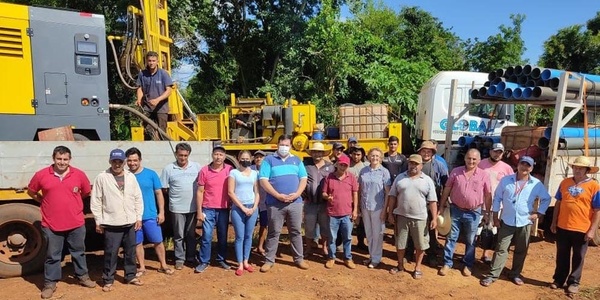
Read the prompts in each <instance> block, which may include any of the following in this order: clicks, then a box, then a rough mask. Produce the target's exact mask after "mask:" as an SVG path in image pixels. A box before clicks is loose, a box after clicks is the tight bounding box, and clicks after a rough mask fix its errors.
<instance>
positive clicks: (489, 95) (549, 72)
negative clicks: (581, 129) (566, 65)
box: [471, 65, 600, 106]
mask: <svg viewBox="0 0 600 300" xmlns="http://www.w3.org/2000/svg"><path fill="white" fill-rule="evenodd" d="M564 72H567V71H564V70H556V69H548V68H543V67H535V66H532V65H525V66H513V67H508V68H506V69H498V70H496V71H493V72H490V73H489V75H488V80H489V81H486V82H485V84H484V85H483V86H482V87H478V88H476V89H473V90H471V98H473V99H516V100H519V99H522V100H540V101H544V100H554V99H556V96H557V94H558V92H557V89H558V86H559V84H560V79H559V77H560V75H561V74H562V73H564ZM580 77H584V78H585V84H584V91H581V90H580V87H581V82H580ZM582 92H585V93H586V96H587V101H588V105H592V106H595V105H600V75H593V74H584V73H576V72H570V75H569V81H568V82H567V95H566V99H567V100H575V99H577V98H578V97H579V95H580V94H581V93H582Z"/></svg>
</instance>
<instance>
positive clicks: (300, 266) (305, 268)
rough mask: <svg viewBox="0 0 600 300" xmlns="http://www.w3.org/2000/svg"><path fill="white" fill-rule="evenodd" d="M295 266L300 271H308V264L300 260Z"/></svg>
mask: <svg viewBox="0 0 600 300" xmlns="http://www.w3.org/2000/svg"><path fill="white" fill-rule="evenodd" d="M296 266H297V267H298V268H300V269H302V270H308V263H307V262H305V261H304V260H302V261H301V262H299V263H297V264H296Z"/></svg>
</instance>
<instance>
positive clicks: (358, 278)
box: [0, 229, 600, 299]
mask: <svg viewBox="0 0 600 300" xmlns="http://www.w3.org/2000/svg"><path fill="white" fill-rule="evenodd" d="M391 234H392V232H391V230H390V229H388V231H387V233H386V240H385V245H384V259H383V262H382V264H380V265H379V267H378V268H377V269H368V268H367V267H366V266H364V265H361V264H360V263H361V262H362V261H363V260H364V259H366V258H367V256H368V255H367V253H365V252H360V251H359V252H357V251H353V255H354V261H355V262H356V263H357V264H358V267H357V268H356V269H355V270H350V269H347V268H346V267H345V266H343V264H342V260H338V263H337V265H336V266H335V268H333V269H331V270H328V269H325V267H324V265H323V263H324V262H325V260H324V259H323V257H321V256H320V255H313V256H311V257H310V258H308V262H309V264H310V269H309V270H307V271H303V270H300V269H298V268H296V267H295V266H294V265H293V262H292V258H291V256H290V247H289V244H288V243H286V242H282V243H281V244H280V249H281V257H280V258H279V259H278V260H277V264H276V265H275V267H274V268H273V269H272V270H271V271H270V272H268V273H260V272H258V268H256V269H257V271H256V272H255V273H251V274H250V273H244V275H243V276H241V277H237V276H235V274H234V272H233V271H226V270H223V269H221V268H219V267H216V266H211V267H210V268H208V269H207V271H205V272H204V273H202V274H194V272H193V269H192V268H190V267H185V268H184V269H183V270H182V271H177V272H176V273H175V274H174V275H172V276H168V275H164V274H160V273H158V272H156V271H155V270H156V268H157V267H158V266H159V265H158V263H157V261H156V258H155V256H154V254H153V250H151V249H148V251H147V252H146V257H147V269H148V272H147V273H146V274H145V275H144V276H143V277H142V280H143V282H144V286H142V287H137V286H129V285H125V284H122V283H121V282H122V278H123V277H122V276H123V270H122V268H121V266H119V269H118V270H117V282H115V290H114V291H112V292H110V293H103V292H102V291H101V289H100V287H96V288H95V289H87V288H83V287H80V286H78V285H77V281H76V280H75V279H74V277H73V271H72V266H71V265H70V264H67V266H66V267H65V268H63V278H64V281H63V282H60V283H59V284H58V289H57V290H56V292H55V294H54V299H109V297H110V298H112V299H152V298H155V299H200V298H203V299H294V298H295V297H301V298H302V299H427V298H433V297H435V299H567V296H566V295H565V293H564V291H563V290H550V289H549V288H548V287H547V285H548V283H549V282H550V281H551V280H552V273H553V271H554V257H555V251H556V250H555V245H554V243H553V242H552V241H551V238H548V239H546V240H540V239H539V238H537V239H536V238H533V242H532V243H531V245H530V248H529V255H528V257H527V261H526V263H525V269H524V272H523V276H524V280H525V285H523V286H516V285H514V284H513V283H511V282H510V281H508V280H507V279H506V276H505V274H503V275H502V276H501V278H500V280H499V281H497V282H496V283H494V284H493V285H492V286H490V287H487V288H484V287H482V286H480V285H479V279H481V278H482V274H485V273H486V272H487V271H488V270H489V267H488V266H487V265H485V264H483V263H482V262H481V261H477V263H476V266H475V269H474V272H473V275H472V276H471V277H463V276H462V275H461V273H460V270H459V269H458V268H459V267H460V263H459V262H458V260H459V259H460V257H461V254H462V253H464V252H463V251H464V246H462V244H459V246H458V249H457V251H456V255H455V269H454V270H452V272H451V273H450V274H449V275H447V276H445V277H440V276H438V275H437V269H433V268H430V267H428V266H424V267H423V273H424V276H423V278H422V279H419V280H414V279H412V277H411V274H410V273H408V272H404V273H400V274H396V275H391V274H389V273H388V270H389V269H390V268H392V267H393V266H395V251H394V249H393V247H392V236H391ZM229 236H230V238H231V237H232V236H233V235H232V234H230V235H229ZM282 240H286V239H285V237H284V236H283V235H282ZM353 242H354V244H355V243H356V237H354V241H353ZM440 242H442V243H443V242H444V241H443V240H441V241H440ZM229 246H230V249H229V257H228V261H229V262H230V263H231V264H232V265H234V263H233V261H234V255H233V244H231V243H230V245H229ZM213 253H214V252H213ZM172 254H173V253H172V252H171V251H169V252H168V253H167V256H168V258H169V263H170V264H172V263H173V261H172ZM476 255H477V258H480V257H481V255H482V250H481V249H479V248H478V249H477V254H476ZM213 256H214V254H213ZM338 256H340V255H338ZM250 260H251V263H252V264H253V265H256V266H257V267H258V266H260V265H261V264H262V262H263V260H262V257H260V256H259V255H258V254H256V253H254V252H253V254H252V257H251V259H250ZM67 261H68V257H67ZM599 261H600V248H598V247H590V248H589V250H588V253H587V256H586V262H585V268H584V273H583V279H582V286H581V292H580V293H579V294H578V295H577V296H576V298H578V299H600V280H598V277H597V276H598V274H600V264H598V262H599ZM510 264H511V260H510V258H509V261H508V267H510ZM88 266H89V269H90V276H91V277H92V279H93V280H96V281H97V282H98V283H101V268H102V252H101V251H98V252H91V253H89V255H88ZM406 268H407V270H408V271H412V270H413V269H414V264H413V263H410V264H408V265H407V266H406ZM505 271H506V269H505ZM42 286H43V274H36V275H32V276H27V277H24V278H9V279H2V280H0V295H1V296H2V298H3V299H39V293H40V288H41V287H42Z"/></svg>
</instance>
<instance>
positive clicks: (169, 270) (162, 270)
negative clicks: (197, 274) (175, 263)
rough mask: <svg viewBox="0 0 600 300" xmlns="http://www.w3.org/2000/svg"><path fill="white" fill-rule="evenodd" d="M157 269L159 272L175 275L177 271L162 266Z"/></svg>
mask: <svg viewBox="0 0 600 300" xmlns="http://www.w3.org/2000/svg"><path fill="white" fill-rule="evenodd" d="M156 271H158V273H162V274H166V275H173V274H175V271H173V270H172V269H169V268H160V269H158V270H156Z"/></svg>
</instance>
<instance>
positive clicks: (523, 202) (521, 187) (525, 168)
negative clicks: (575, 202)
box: [480, 156, 551, 286]
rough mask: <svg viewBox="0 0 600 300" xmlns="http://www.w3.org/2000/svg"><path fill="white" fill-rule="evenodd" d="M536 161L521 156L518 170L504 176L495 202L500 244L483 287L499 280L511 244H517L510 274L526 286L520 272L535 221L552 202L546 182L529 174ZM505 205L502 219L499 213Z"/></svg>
mask: <svg viewBox="0 0 600 300" xmlns="http://www.w3.org/2000/svg"><path fill="white" fill-rule="evenodd" d="M534 165H535V162H534V160H533V158H531V157H530V156H523V157H521V159H519V165H518V167H517V173H515V174H512V175H507V176H504V177H503V178H502V179H501V180H500V183H499V184H498V187H497V188H496V191H495V193H494V198H493V202H492V212H493V214H494V225H495V226H496V227H498V228H499V229H498V244H497V245H496V253H495V254H494V258H493V260H492V267H491V269H490V273H489V274H488V275H487V277H486V278H484V279H482V280H481V281H480V284H481V285H482V286H490V285H491V284H492V283H493V282H494V281H496V280H498V277H499V276H500V273H501V272H502V269H504V264H505V263H506V259H507V258H508V247H510V244H511V242H514V244H515V250H514V257H513V265H512V270H511V271H510V273H509V274H508V277H509V278H510V280H511V281H512V282H513V283H514V284H516V285H523V283H524V282H523V279H521V271H523V264H524V263H525V257H526V256H527V248H528V247H529V237H530V232H531V225H532V224H533V221H535V220H537V219H538V218H539V217H540V216H543V215H544V214H545V213H546V209H548V206H549V205H550V199H551V198H550V194H548V190H547V189H546V187H544V184H543V183H542V182H541V181H539V180H538V179H537V178H535V177H533V176H531V175H530V173H531V170H533V166H534ZM536 198H539V199H540V205H539V208H538V209H537V210H536V209H535V207H534V202H535V199H536ZM500 206H502V220H500V218H499V216H498V212H499V211H500Z"/></svg>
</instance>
